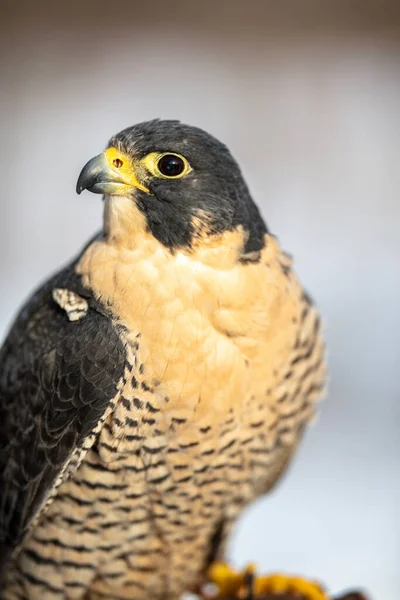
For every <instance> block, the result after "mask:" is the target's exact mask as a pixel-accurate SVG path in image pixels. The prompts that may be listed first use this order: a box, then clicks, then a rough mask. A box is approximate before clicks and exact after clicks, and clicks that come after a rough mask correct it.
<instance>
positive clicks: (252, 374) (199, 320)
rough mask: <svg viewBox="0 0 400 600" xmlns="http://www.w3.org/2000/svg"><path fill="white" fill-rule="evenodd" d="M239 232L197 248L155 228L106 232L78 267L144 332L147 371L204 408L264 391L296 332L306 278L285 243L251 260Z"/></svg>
mask: <svg viewBox="0 0 400 600" xmlns="http://www.w3.org/2000/svg"><path fill="white" fill-rule="evenodd" d="M229 235H231V236H237V235H238V234H237V233H232V234H227V236H229ZM234 241H235V238H234V237H232V238H230V239H226V240H223V239H222V240H221V239H220V240H219V244H218V245H217V244H214V245H212V244H210V245H209V247H208V248H206V249H205V248H204V247H201V248H200V249H199V250H198V251H196V252H194V253H192V254H185V253H184V252H177V253H175V254H171V253H170V252H169V251H168V250H167V249H165V248H163V247H162V246H161V245H160V244H159V243H158V242H157V241H156V240H155V239H154V238H153V237H151V236H150V235H148V236H143V238H142V240H141V243H140V245H137V246H136V247H134V248H130V249H128V248H126V247H122V246H120V245H119V244H118V243H115V242H111V241H108V242H107V241H100V242H95V243H93V244H92V245H91V246H90V247H89V248H88V249H87V251H86V252H85V254H84V255H83V257H82V259H81V261H80V264H79V267H78V270H79V272H80V273H81V274H82V275H83V281H84V283H85V285H87V286H88V287H90V288H91V289H92V290H93V291H94V293H95V295H96V296H97V297H98V298H100V299H101V300H102V301H103V302H105V303H106V304H107V305H110V306H111V308H112V311H113V313H114V314H115V315H116V318H117V319H118V320H119V321H120V322H122V323H123V324H124V325H125V326H126V327H127V328H128V331H129V336H128V337H129V339H130V340H134V339H135V338H136V336H137V335H138V334H140V358H141V361H142V362H143V364H144V365H145V367H146V376H147V377H146V379H147V381H150V382H154V384H155V385H157V386H158V389H159V390H160V392H162V393H163V394H165V395H167V396H168V397H169V398H170V401H171V403H170V406H171V407H172V406H174V405H176V404H179V407H180V409H181V410H184V409H187V410H189V411H192V410H194V408H196V414H197V418H201V416H202V415H203V414H206V413H208V412H209V411H210V410H212V411H213V412H215V413H218V412H219V411H222V412H223V413H226V411H227V410H229V408H230V407H234V406H235V405H236V404H237V403H238V402H244V401H245V400H246V398H248V397H249V396H250V395H259V394H261V393H262V395H264V393H265V387H266V386H268V385H269V386H272V385H273V379H274V377H275V376H274V372H275V370H276V367H277V366H279V364H280V363H281V362H282V358H284V357H285V355H286V354H287V353H288V351H289V348H290V347H291V346H292V344H293V339H294V336H295V329H294V327H293V325H292V319H291V317H292V315H293V314H295V313H296V310H298V290H299V287H298V285H297V283H296V282H293V281H292V282H290V281H289V279H287V278H285V277H284V276H283V275H282V273H281V269H280V266H279V265H278V257H279V256H280V252H279V249H278V246H277V244H276V243H275V241H274V240H273V238H269V239H268V240H267V246H266V249H265V251H264V255H263V257H262V261H261V262H260V263H256V264H247V265H244V264H240V263H239V262H238V261H237V252H233V251H232V248H233V247H234Z"/></svg>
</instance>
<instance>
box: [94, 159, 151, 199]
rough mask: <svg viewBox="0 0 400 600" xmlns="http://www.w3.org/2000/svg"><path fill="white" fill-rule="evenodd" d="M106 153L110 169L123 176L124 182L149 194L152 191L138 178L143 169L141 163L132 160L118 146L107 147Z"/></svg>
mask: <svg viewBox="0 0 400 600" xmlns="http://www.w3.org/2000/svg"><path fill="white" fill-rule="evenodd" d="M104 155H105V157H106V159H107V162H108V165H109V167H110V169H111V170H112V171H114V173H115V174H116V175H118V177H120V178H121V180H122V181H123V183H125V184H126V185H127V186H129V187H135V188H137V189H138V190H142V191H143V192H146V193H147V194H149V193H150V191H149V189H148V188H147V187H146V186H145V185H144V184H143V183H142V182H141V181H140V180H139V178H138V174H139V173H140V171H143V169H140V163H134V162H132V159H131V158H130V157H129V156H128V155H127V154H125V153H124V152H121V151H120V150H117V148H107V150H106V151H105V152H104Z"/></svg>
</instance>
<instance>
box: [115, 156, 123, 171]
mask: <svg viewBox="0 0 400 600" xmlns="http://www.w3.org/2000/svg"><path fill="white" fill-rule="evenodd" d="M123 164H124V163H123V161H122V160H121V159H120V158H114V160H113V165H114V167H115V168H116V169H120V168H121V167H122V165H123Z"/></svg>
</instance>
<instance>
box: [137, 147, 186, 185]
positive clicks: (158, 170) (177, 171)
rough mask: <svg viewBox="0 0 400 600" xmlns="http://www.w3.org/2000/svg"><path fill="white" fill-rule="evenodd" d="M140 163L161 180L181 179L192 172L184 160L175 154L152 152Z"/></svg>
mask: <svg viewBox="0 0 400 600" xmlns="http://www.w3.org/2000/svg"><path fill="white" fill-rule="evenodd" d="M141 162H142V163H143V164H144V166H145V167H146V169H147V170H148V171H150V173H151V174H152V175H154V176H155V177H160V178H161V179H182V177H185V176H186V175H187V174H188V173H190V171H191V170H192V168H191V166H190V164H189V163H188V161H187V160H186V158H185V157H184V156H182V155H180V154H175V152H163V153H162V154H160V153H158V152H152V153H151V154H148V155H147V156H146V157H145V158H144V159H143V160H142V161H141Z"/></svg>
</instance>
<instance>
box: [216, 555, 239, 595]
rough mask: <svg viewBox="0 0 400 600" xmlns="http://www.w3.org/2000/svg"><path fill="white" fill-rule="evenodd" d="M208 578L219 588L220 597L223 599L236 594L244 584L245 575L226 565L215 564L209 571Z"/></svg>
mask: <svg viewBox="0 0 400 600" xmlns="http://www.w3.org/2000/svg"><path fill="white" fill-rule="evenodd" d="M208 577H209V579H210V581H212V583H214V584H215V585H216V586H217V588H218V592H219V594H218V595H219V596H220V597H222V598H223V597H224V596H229V595H230V594H235V593H236V592H237V591H238V590H239V588H240V586H241V585H243V583H244V575H243V574H242V573H239V572H238V571H235V570H234V569H232V568H231V567H230V566H229V565H227V564H226V563H217V562H216V563H213V564H212V565H211V567H210V568H209V570H208Z"/></svg>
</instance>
